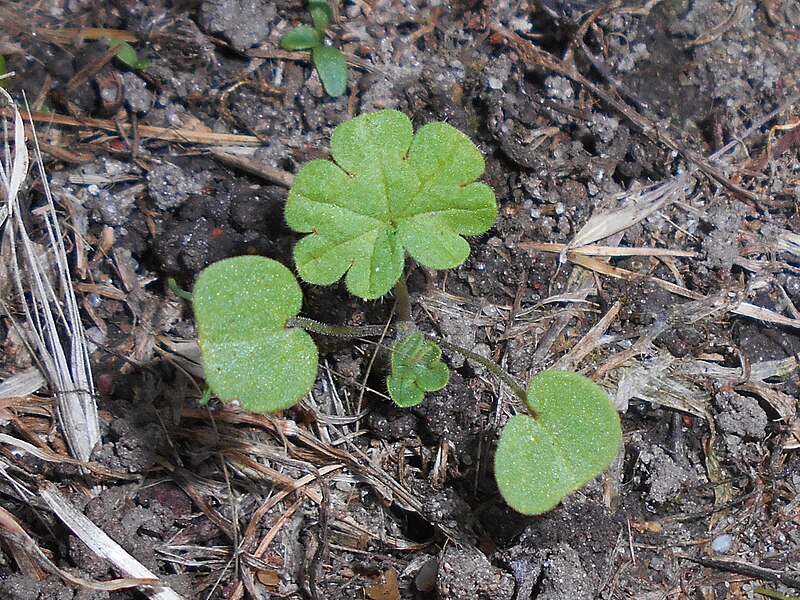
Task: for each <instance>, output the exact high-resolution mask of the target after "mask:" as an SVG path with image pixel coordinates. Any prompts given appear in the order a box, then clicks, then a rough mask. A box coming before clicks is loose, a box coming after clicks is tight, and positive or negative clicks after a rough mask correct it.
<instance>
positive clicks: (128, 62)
mask: <svg viewBox="0 0 800 600" xmlns="http://www.w3.org/2000/svg"><path fill="white" fill-rule="evenodd" d="M109 44H110V45H111V47H113V48H117V54H116V57H117V60H118V61H119V62H121V63H122V64H123V65H125V66H126V67H130V68H131V69H134V70H136V71H143V70H145V69H146V68H147V67H148V66H149V65H150V60H149V59H146V58H139V55H138V54H137V53H136V50H135V49H134V48H133V46H131V45H130V44H129V43H128V42H126V41H123V40H120V39H118V38H111V40H109Z"/></svg>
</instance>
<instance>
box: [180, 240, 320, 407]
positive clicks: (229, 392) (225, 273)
mask: <svg viewBox="0 0 800 600" xmlns="http://www.w3.org/2000/svg"><path fill="white" fill-rule="evenodd" d="M192 303H193V305H194V313H195V318H196V320H197V340H198V343H199V345H200V352H201V354H202V357H203V370H204V372H205V376H206V383H207V384H208V386H209V387H210V388H211V390H212V391H213V392H214V394H215V395H216V396H217V397H218V398H219V399H220V400H223V401H227V402H230V401H234V400H235V401H238V402H240V403H241V406H242V408H244V410H247V411H249V412H256V413H262V412H273V411H276V410H282V409H285V408H289V407H290V406H292V405H294V404H295V403H297V402H298V401H299V400H300V398H302V397H303V396H304V395H305V394H306V393H308V391H309V390H310V389H311V386H312V385H313V384H314V380H315V379H316V376H317V358H318V353H317V347H316V345H315V344H314V341H313V340H312V339H311V337H310V336H309V335H308V334H307V333H306V332H305V331H303V330H302V329H298V328H296V327H287V326H286V322H287V321H288V320H289V319H290V318H292V317H294V316H295V315H297V313H298V312H300V307H301V305H302V303H303V294H302V292H301V290H300V286H299V285H298V283H297V280H296V279H295V278H294V275H292V273H291V271H289V269H287V268H286V267H285V266H283V265H282V264H280V263H279V262H276V261H274V260H271V259H269V258H264V257H260V256H239V257H236V258H228V259H225V260H221V261H219V262H216V263H214V264H212V265H211V266H209V267H207V268H206V269H205V270H203V272H202V273H200V276H199V277H198V278H197V283H195V286H194V290H193V293H192Z"/></svg>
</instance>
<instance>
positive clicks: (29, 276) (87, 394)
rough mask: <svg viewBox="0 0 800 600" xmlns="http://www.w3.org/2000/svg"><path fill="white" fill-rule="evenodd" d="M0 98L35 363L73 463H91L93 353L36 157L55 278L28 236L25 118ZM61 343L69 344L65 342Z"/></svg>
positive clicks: (9, 232) (15, 263) (10, 238)
mask: <svg viewBox="0 0 800 600" xmlns="http://www.w3.org/2000/svg"><path fill="white" fill-rule="evenodd" d="M0 92H2V95H3V97H4V98H5V101H6V103H7V104H8V105H9V106H11V108H12V109H13V114H14V132H13V146H14V151H13V157H12V152H11V150H10V147H9V146H10V143H9V136H8V135H6V136H5V153H4V157H3V161H2V164H0V183H1V184H2V187H3V191H4V193H5V196H6V197H5V206H6V209H7V215H8V216H7V220H6V223H5V230H4V235H5V237H6V242H7V243H8V246H9V248H10V250H11V252H10V254H11V257H12V264H11V265H10V268H9V272H10V273H11V278H12V280H13V282H14V285H15V287H16V291H17V294H18V297H19V301H20V304H21V305H22V309H23V314H24V315H25V326H26V327H27V328H28V329H29V330H30V331H31V333H32V336H33V339H34V343H35V346H36V351H37V354H38V356H37V358H38V360H39V362H40V365H41V368H42V370H43V372H44V374H45V376H46V377H47V380H48V382H49V384H50V388H51V390H52V392H53V394H54V395H55V398H56V406H57V408H58V417H59V421H60V425H61V430H62V432H63V434H64V437H65V439H66V440H67V444H68V446H69V449H70V452H71V454H72V455H73V456H74V457H75V458H77V459H79V460H82V461H88V460H89V456H90V455H91V453H92V451H93V450H94V448H95V446H96V445H97V444H98V443H100V426H99V423H98V419H97V406H96V405H95V402H94V383H93V381H92V373H91V369H90V366H89V352H88V349H87V344H86V337H85V332H84V329H83V325H82V323H81V319H80V313H79V310H78V303H77V300H76V298H75V292H74V290H73V289H72V284H71V281H70V273H69V266H68V264H67V256H66V249H65V246H64V239H63V236H62V234H61V229H60V226H59V222H58V216H57V213H56V209H55V205H54V203H53V198H52V196H51V195H50V188H49V186H48V185H47V178H46V176H45V173H44V166H43V165H42V162H41V155H40V154H39V153H38V151H37V154H36V160H37V165H38V168H39V175H40V177H41V180H42V185H43V189H44V191H45V197H46V200H47V204H46V206H45V207H44V210H43V211H41V216H42V220H43V225H44V230H45V232H46V233H47V244H48V252H47V254H46V255H45V256H46V257H47V258H48V259H52V261H53V263H54V265H53V271H54V273H55V275H53V276H51V275H49V272H50V269H49V267H48V265H46V264H43V260H42V257H41V254H40V253H39V252H38V251H37V248H36V245H35V244H34V242H33V240H32V239H31V238H30V236H29V235H28V232H27V227H26V224H25V218H24V217H23V215H22V214H21V211H20V206H19V200H18V194H19V191H20V187H21V186H22V183H23V181H24V178H25V175H26V174H27V169H28V164H29V156H28V150H27V147H26V144H25V132H24V125H23V122H22V117H21V116H20V114H19V111H18V110H17V109H16V104H14V101H13V100H12V99H11V96H9V95H8V93H7V92H5V90H1V89H0ZM6 133H8V132H7V131H6ZM35 139H36V138H35V137H34V141H35ZM54 279H55V281H54ZM63 338H66V339H67V340H68V341H66V342H64V341H63Z"/></svg>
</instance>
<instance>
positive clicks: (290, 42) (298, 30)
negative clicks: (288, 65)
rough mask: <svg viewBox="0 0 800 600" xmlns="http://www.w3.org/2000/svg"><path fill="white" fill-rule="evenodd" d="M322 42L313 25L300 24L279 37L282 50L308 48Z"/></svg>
mask: <svg viewBox="0 0 800 600" xmlns="http://www.w3.org/2000/svg"><path fill="white" fill-rule="evenodd" d="M321 43H322V35H321V34H320V33H319V32H318V31H317V30H316V29H314V28H313V27H308V26H307V25H301V26H300V27H295V28H294V29H290V30H289V31H287V32H286V35H284V36H283V38H281V48H283V49H284V50H310V49H311V48H315V47H317V46H319V45H320V44H321Z"/></svg>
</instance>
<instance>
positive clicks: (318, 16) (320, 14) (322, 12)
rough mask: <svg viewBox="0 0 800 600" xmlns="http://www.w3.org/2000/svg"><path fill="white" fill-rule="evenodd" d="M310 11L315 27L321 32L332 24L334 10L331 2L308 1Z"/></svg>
mask: <svg viewBox="0 0 800 600" xmlns="http://www.w3.org/2000/svg"><path fill="white" fill-rule="evenodd" d="M308 12H310V13H311V20H312V21H313V22H314V29H316V30H317V31H318V32H319V33H320V34H322V33H325V30H326V29H328V27H330V26H331V21H332V20H333V11H332V10H331V6H330V4H328V3H327V2H325V1H314V0H312V1H311V2H309V3H308Z"/></svg>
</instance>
